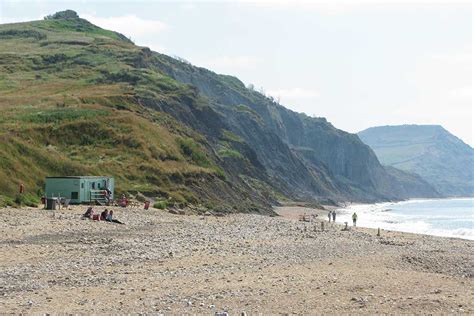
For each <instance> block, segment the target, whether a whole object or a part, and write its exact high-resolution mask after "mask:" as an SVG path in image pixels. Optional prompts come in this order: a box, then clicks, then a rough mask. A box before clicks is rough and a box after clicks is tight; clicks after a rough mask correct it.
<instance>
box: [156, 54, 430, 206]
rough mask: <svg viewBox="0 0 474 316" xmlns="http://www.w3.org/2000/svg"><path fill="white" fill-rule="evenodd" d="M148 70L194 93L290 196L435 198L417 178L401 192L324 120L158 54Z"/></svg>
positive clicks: (369, 156)
mask: <svg viewBox="0 0 474 316" xmlns="http://www.w3.org/2000/svg"><path fill="white" fill-rule="evenodd" d="M150 65H151V67H157V68H158V69H160V70H161V71H163V72H165V73H166V74H167V75H169V76H171V77H172V78H174V79H176V80H178V81H180V82H182V83H186V84H190V85H193V86H195V87H197V89H198V91H199V93H200V94H201V95H203V96H205V98H206V100H207V102H208V104H209V105H210V107H211V108H212V109H213V110H215V111H216V112H218V113H220V114H221V115H222V121H223V122H224V124H225V125H226V128H227V129H228V130H230V131H232V132H233V133H235V134H236V135H239V136H240V137H242V139H243V140H245V143H246V144H248V146H249V147H250V148H251V149H252V150H253V151H254V152H255V155H256V157H257V158H258V161H259V162H260V163H261V165H262V166H263V167H264V168H265V170H266V172H267V173H268V175H269V177H270V179H271V181H272V184H273V185H275V186H276V187H278V188H279V189H280V190H282V191H284V192H286V193H287V194H290V195H291V196H295V197H302V198H304V197H313V198H318V199H324V198H330V199H335V200H358V201H377V200H384V199H404V198H409V197H411V196H423V195H424V194H427V195H429V196H431V197H432V196H438V194H437V192H436V191H435V190H433V188H431V187H430V185H429V184H428V183H426V182H424V181H418V182H417V180H418V178H413V179H411V181H410V183H411V185H410V188H411V189H412V190H406V189H405V187H404V186H403V185H402V183H403V181H404V179H400V177H397V175H396V174H395V173H393V172H392V173H389V172H387V171H386V170H385V168H384V167H383V166H382V165H381V164H380V163H379V161H378V159H377V157H376V156H375V154H374V152H373V151H372V150H371V149H370V147H368V146H367V145H365V144H364V143H362V142H361V141H360V139H359V137H358V136H357V135H355V134H350V133H347V132H344V131H341V130H339V129H337V128H335V127H334V126H332V125H331V124H330V123H329V122H327V121H326V119H324V118H311V117H308V116H306V115H304V114H300V113H295V112H293V111H290V110H288V109H286V108H284V107H283V106H281V105H279V104H277V103H276V102H274V101H273V100H272V99H270V98H267V97H265V96H264V95H262V94H260V93H259V92H256V91H253V90H250V89H248V88H246V87H245V86H244V84H243V83H242V82H240V81H239V80H238V79H236V78H234V77H230V76H224V75H217V74H215V73H213V72H211V71H209V70H207V69H203V68H198V67H194V66H192V65H190V64H187V63H182V62H178V61H176V60H174V59H171V58H169V57H168V56H165V55H160V54H156V55H155V56H154V58H153V61H151V63H150ZM420 180H421V179H420ZM417 185H418V186H419V190H418V189H416V188H417Z"/></svg>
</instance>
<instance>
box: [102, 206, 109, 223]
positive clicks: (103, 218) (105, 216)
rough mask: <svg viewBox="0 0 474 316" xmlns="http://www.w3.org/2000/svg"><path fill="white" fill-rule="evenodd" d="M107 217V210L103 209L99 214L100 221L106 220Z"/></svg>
mask: <svg viewBox="0 0 474 316" xmlns="http://www.w3.org/2000/svg"><path fill="white" fill-rule="evenodd" d="M108 215H109V210H108V209H105V210H104V211H103V212H102V213H100V220H101V221H105V220H107V216H108Z"/></svg>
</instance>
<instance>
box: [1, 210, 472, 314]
mask: <svg viewBox="0 0 474 316" xmlns="http://www.w3.org/2000/svg"><path fill="white" fill-rule="evenodd" d="M96 209H97V210H101V208H96ZM114 209H115V216H116V218H118V219H120V220H122V221H124V222H126V225H118V224H112V223H107V222H94V221H90V220H81V219H80V215H81V214H82V213H83V212H84V211H85V207H72V208H71V209H69V210H61V211H56V213H55V217H53V216H52V212H51V211H46V210H41V209H31V208H24V209H0V218H1V220H0V232H1V234H0V311H1V312H2V313H34V314H40V313H96V314H102V313H148V314H170V315H171V314H183V313H184V314H204V315H214V314H215V313H216V312H224V311H228V312H229V314H231V315H240V314H241V313H242V312H245V313H246V314H247V315H252V314H321V313H324V314H344V313H361V314H373V313H395V314H400V313H420V314H432V313H435V314H439V313H463V312H464V313H470V314H472V313H474V305H473V302H474V300H473V298H474V293H473V292H474V291H473V289H474V287H473V283H474V282H473V275H474V267H473V263H474V253H473V249H474V242H473V241H469V240H462V239H455V238H443V237H432V236H425V235H416V234H406V233H399V232H387V231H382V236H381V237H377V236H376V231H374V230H371V229H363V228H357V229H351V230H349V231H343V230H341V229H342V226H340V225H334V224H331V225H328V223H327V222H326V223H325V230H324V231H321V222H320V221H321V220H324V221H325V220H326V219H327V217H326V216H325V214H327V213H326V211H321V210H317V211H316V210H312V209H305V208H303V207H283V208H279V209H277V212H278V213H279V214H281V215H283V216H281V217H268V216H260V215H250V214H236V215H228V216H225V217H213V216H197V215H190V216H188V215H173V214H170V213H168V212H166V211H161V210H156V209H150V210H147V211H145V210H139V209H121V208H114ZM305 212H306V213H308V214H309V213H314V214H319V216H318V217H316V220H315V221H313V222H310V223H306V222H299V221H298V215H299V214H302V213H305Z"/></svg>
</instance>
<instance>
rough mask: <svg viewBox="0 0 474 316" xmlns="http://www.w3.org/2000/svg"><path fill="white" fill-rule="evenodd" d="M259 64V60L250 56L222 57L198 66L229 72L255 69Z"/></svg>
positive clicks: (203, 62) (199, 63)
mask: <svg viewBox="0 0 474 316" xmlns="http://www.w3.org/2000/svg"><path fill="white" fill-rule="evenodd" d="M259 62H260V60H259V59H258V58H255V57H250V56H221V57H217V58H213V59H209V60H205V61H202V62H197V64H198V65H202V66H204V67H206V68H209V69H211V70H217V71H229V70H235V69H246V70H249V69H255V67H256V66H257V65H258V63H259Z"/></svg>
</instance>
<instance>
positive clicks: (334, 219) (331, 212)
mask: <svg viewBox="0 0 474 316" xmlns="http://www.w3.org/2000/svg"><path fill="white" fill-rule="evenodd" d="M331 218H332V221H333V222H334V223H335V222H336V211H329V213H328V219H329V223H330V222H331Z"/></svg>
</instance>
